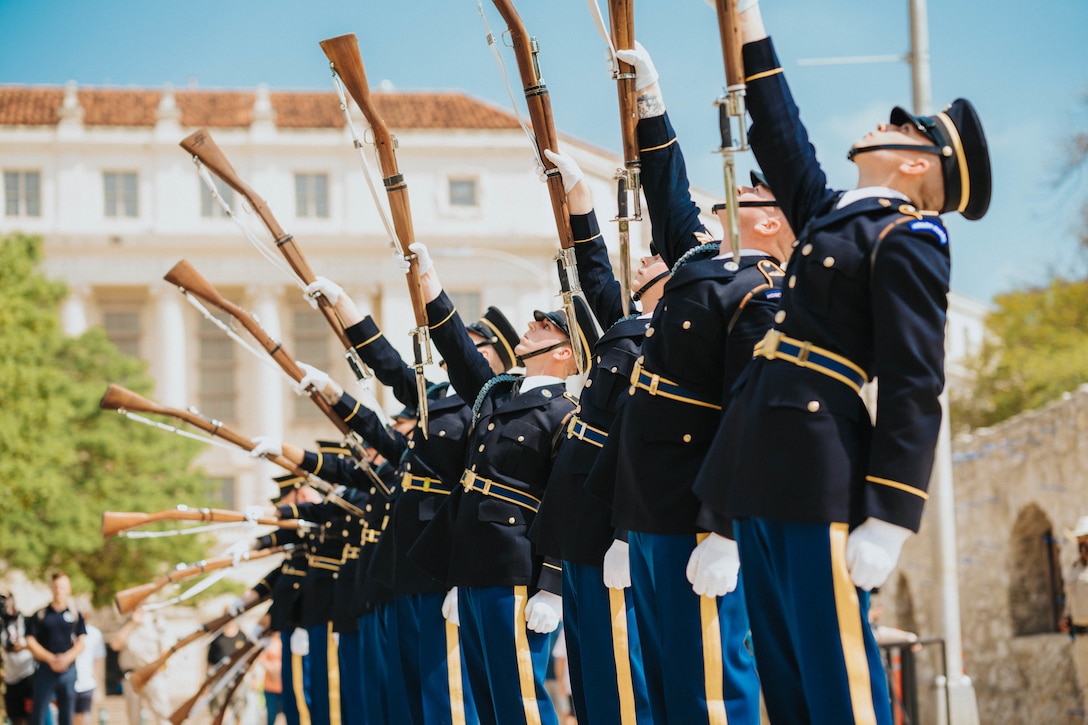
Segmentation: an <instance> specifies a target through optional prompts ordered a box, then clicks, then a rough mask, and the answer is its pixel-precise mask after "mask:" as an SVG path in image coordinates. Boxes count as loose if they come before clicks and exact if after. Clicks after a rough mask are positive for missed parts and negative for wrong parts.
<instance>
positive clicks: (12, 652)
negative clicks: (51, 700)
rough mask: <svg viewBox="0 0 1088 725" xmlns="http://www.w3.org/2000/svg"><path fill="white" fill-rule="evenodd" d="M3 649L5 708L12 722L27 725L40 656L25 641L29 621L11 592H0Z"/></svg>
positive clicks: (17, 724) (0, 633)
mask: <svg viewBox="0 0 1088 725" xmlns="http://www.w3.org/2000/svg"><path fill="white" fill-rule="evenodd" d="M0 622H3V629H2V630H0V649H2V650H3V652H4V710H5V711H6V712H7V714H8V718H9V719H10V720H11V725H27V723H28V722H29V720H30V710H31V702H32V700H33V698H34V670H35V669H36V668H37V660H35V659H34V653H33V652H31V651H30V648H29V647H27V644H26V622H25V621H24V620H23V615H22V614H20V613H19V610H18V609H16V608H15V597H14V596H13V595H12V593H11V592H6V591H5V592H0Z"/></svg>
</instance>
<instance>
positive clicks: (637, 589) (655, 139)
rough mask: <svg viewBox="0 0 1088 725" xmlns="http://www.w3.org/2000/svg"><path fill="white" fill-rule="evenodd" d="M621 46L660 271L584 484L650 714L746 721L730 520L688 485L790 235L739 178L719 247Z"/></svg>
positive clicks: (641, 59) (754, 687)
mask: <svg viewBox="0 0 1088 725" xmlns="http://www.w3.org/2000/svg"><path fill="white" fill-rule="evenodd" d="M619 54H620V55H619V57H620V58H621V60H624V61H626V62H629V63H632V64H633V65H634V66H635V73H636V81H635V85H636V88H637V94H638V105H639V116H640V119H639V122H638V126H637V132H638V137H639V147H640V151H639V155H640V159H641V161H642V167H643V173H642V185H643V190H644V191H645V193H646V204H647V209H648V212H649V216H650V222H651V225H652V229H653V234H654V240H655V243H656V244H657V248H658V250H659V251H660V252H661V255H662V258H663V259H664V260H665V262H666V263H667V264H669V265H670V267H671V269H672V277H671V278H670V279H669V280H668V281H667V282H666V283H665V287H664V289H663V294H662V298H661V301H660V302H659V303H658V305H657V308H656V310H655V312H654V315H653V318H652V319H651V322H650V326H649V327H648V328H647V329H646V333H645V340H644V342H643V343H642V351H641V355H640V356H639V358H638V359H637V360H636V361H635V364H634V367H633V369H632V371H631V377H630V384H631V385H630V389H629V395H630V398H629V400H628V401H627V403H626V404H625V405H624V407H623V409H622V410H621V411H620V414H619V417H618V419H617V421H616V423H615V424H614V426H613V428H612V430H611V432H610V433H609V436H608V439H607V443H606V444H605V450H604V451H603V452H602V454H601V457H600V459H599V460H598V462H597V466H596V467H595V469H594V470H593V471H592V472H591V475H590V480H589V481H588V484H587V485H588V486H590V487H591V489H593V490H595V491H598V492H602V493H605V494H607V492H608V491H609V490H610V489H611V488H613V487H614V489H615V490H614V493H613V495H612V499H611V500H612V506H613V510H614V515H613V524H614V525H615V526H616V527H617V529H619V530H621V531H627V532H628V545H629V550H628V553H629V559H630V576H631V587H632V590H633V594H634V599H635V614H636V618H637V621H638V631H639V637H640V639H641V644H642V654H643V661H644V666H645V674H646V681H647V688H648V693H649V697H650V702H651V707H652V709H653V714H654V720H655V721H657V722H683V723H698V722H718V721H724V719H725V718H728V720H729V722H731V723H757V722H759V682H758V678H757V676H756V671H755V665H754V662H753V660H752V655H751V653H750V652H749V651H748V649H747V647H746V644H745V638H746V637H747V634H748V618H747V614H746V612H745V606H744V599H743V586H742V585H741V584H740V583H739V582H738V577H737V567H738V566H739V559H738V557H737V554H736V544H735V542H734V541H733V540H732V535H733V534H732V522H731V521H729V520H728V519H726V518H724V517H714V516H700V504H699V500H698V499H697V498H696V497H695V494H694V493H693V491H692V486H693V484H694V482H695V477H696V475H697V474H698V471H699V467H700V464H701V463H702V460H703V457H704V456H705V455H706V451H707V449H708V447H709V445H710V441H711V438H712V437H713V435H714V431H715V430H716V429H717V425H718V422H719V420H720V417H721V411H722V409H723V408H724V406H725V405H726V403H727V401H728V399H729V390H730V388H731V387H732V385H733V383H734V381H735V380H736V378H737V377H738V375H739V374H740V372H741V371H742V370H743V368H744V367H745V365H747V363H748V362H749V361H750V360H751V359H752V350H753V347H754V346H755V344H756V342H758V341H759V339H760V338H761V337H762V336H763V334H764V333H765V332H766V330H767V328H769V327H770V326H771V324H772V321H773V316H774V310H775V308H776V307H777V303H778V297H779V296H780V284H781V279H782V276H783V273H782V269H781V267H780V266H779V265H780V264H781V262H782V260H784V259H785V257H786V256H787V254H788V251H789V244H790V242H792V241H793V233H792V230H791V229H790V228H789V225H788V224H786V223H785V220H784V218H783V217H782V215H781V213H780V211H779V210H778V209H777V208H776V207H775V206H774V196H773V194H771V192H770V189H768V188H767V187H766V186H764V185H757V186H754V187H740V188H739V189H738V196H737V199H730V200H727V202H728V203H731V204H732V203H737V204H739V206H740V207H741V208H740V209H739V214H740V229H741V244H742V247H743V250H742V256H741V258H740V259H739V260H738V259H734V258H733V255H732V253H725V254H719V245H718V244H717V243H716V242H711V239H712V237H711V236H710V235H709V233H708V232H707V231H706V229H705V228H704V227H703V225H702V223H701V222H700V221H699V209H698V207H697V206H696V205H695V204H694V203H693V202H692V200H691V196H690V192H689V189H688V180H687V173H686V169H685V166H684V160H683V156H682V154H681V152H680V147H679V145H678V143H677V140H676V136H675V133H674V132H673V129H672V127H671V124H670V122H669V120H668V117H667V116H666V115H665V107H664V102H663V100H662V97H661V91H660V87H659V85H658V83H657V72H656V70H655V69H654V67H653V63H652V61H651V60H650V58H649V55H648V54H646V52H645V50H644V49H642V48H641V46H638V47H637V50H633V51H619ZM700 242H702V244H700ZM614 546H615V547H617V548H619V549H621V550H622V548H623V545H622V544H615V545H614Z"/></svg>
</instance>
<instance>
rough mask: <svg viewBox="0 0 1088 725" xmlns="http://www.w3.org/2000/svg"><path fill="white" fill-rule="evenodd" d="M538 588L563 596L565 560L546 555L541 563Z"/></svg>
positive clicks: (537, 582) (537, 581)
mask: <svg viewBox="0 0 1088 725" xmlns="http://www.w3.org/2000/svg"><path fill="white" fill-rule="evenodd" d="M536 588H537V589H544V590H545V591H549V592H551V593H552V594H558V595H559V596H563V561H562V560H561V559H557V558H556V557H553V556H545V557H544V562H543V563H542V564H541V565H540V574H539V575H538V576H537V580H536Z"/></svg>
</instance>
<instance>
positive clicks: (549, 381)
mask: <svg viewBox="0 0 1088 725" xmlns="http://www.w3.org/2000/svg"><path fill="white" fill-rule="evenodd" d="M561 382H563V379H562V378H557V377H555V376H554V375H528V376H526V377H524V378H522V379H521V388H520V389H519V395H520V394H521V393H528V392H529V391H530V390H532V389H534V388H543V387H544V386H545V385H554V384H555V383H561Z"/></svg>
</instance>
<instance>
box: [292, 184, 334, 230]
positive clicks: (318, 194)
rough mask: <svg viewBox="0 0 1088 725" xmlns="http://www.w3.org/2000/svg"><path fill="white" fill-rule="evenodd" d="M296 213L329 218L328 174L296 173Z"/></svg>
mask: <svg viewBox="0 0 1088 725" xmlns="http://www.w3.org/2000/svg"><path fill="white" fill-rule="evenodd" d="M295 215H296V216H298V217H316V218H319V219H328V217H329V176H328V174H295Z"/></svg>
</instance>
